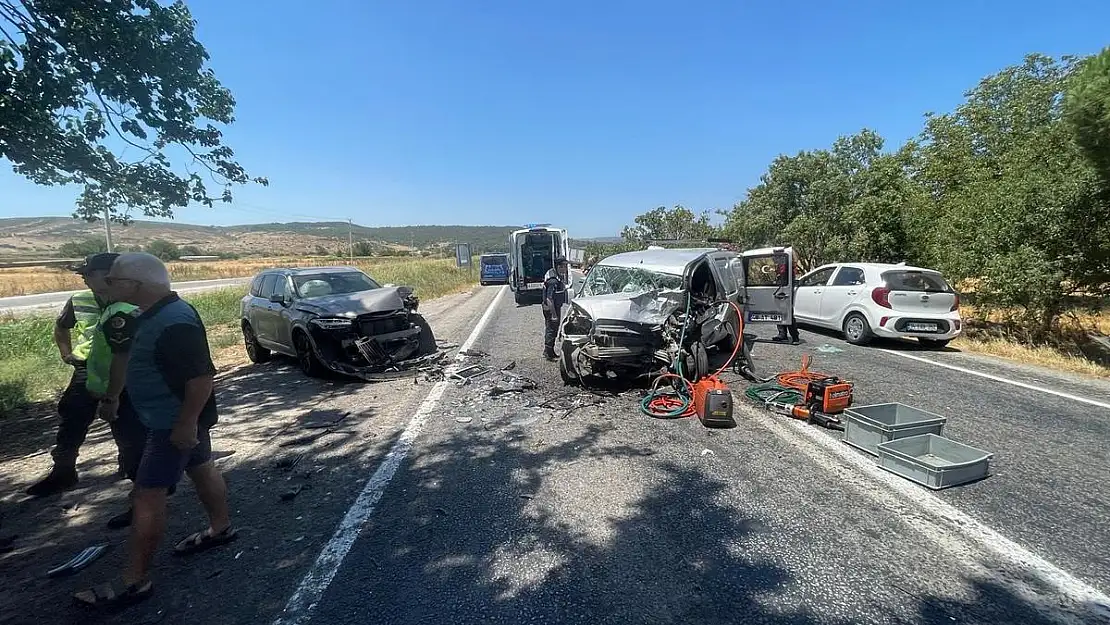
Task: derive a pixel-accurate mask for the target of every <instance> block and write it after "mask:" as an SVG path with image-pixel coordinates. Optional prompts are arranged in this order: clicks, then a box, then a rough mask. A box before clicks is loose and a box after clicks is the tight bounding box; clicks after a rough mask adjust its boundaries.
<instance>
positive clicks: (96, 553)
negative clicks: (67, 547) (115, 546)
mask: <svg viewBox="0 0 1110 625" xmlns="http://www.w3.org/2000/svg"><path fill="white" fill-rule="evenodd" d="M107 549H108V545H106V544H101V545H95V546H93V547H86V548H85V549H83V550H82V551H81V553H79V554H77V555H76V556H74V557H73V559H72V560H70V561H69V562H66V563H65V564H63V565H61V566H57V567H54V568H52V569H50V570H49V571H47V572H46V576H47V577H61V576H62V575H67V574H70V573H76V572H77V571H80V570H81V569H83V568H85V567H86V566H88V565H89V564H92V562H93V561H94V560H96V559H97V558H99V557H100V556H102V555H104V552H105V551H107Z"/></svg>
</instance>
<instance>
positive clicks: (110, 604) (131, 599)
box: [73, 578, 154, 610]
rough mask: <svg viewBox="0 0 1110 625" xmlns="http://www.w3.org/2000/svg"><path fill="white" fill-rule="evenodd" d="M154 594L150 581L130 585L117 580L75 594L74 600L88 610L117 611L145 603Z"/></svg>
mask: <svg viewBox="0 0 1110 625" xmlns="http://www.w3.org/2000/svg"><path fill="white" fill-rule="evenodd" d="M153 592H154V584H152V583H151V582H150V581H149V580H148V581H145V582H140V583H138V584H130V585H128V584H125V583H124V581H123V579H120V578H117V579H115V580H113V581H111V582H108V583H106V584H100V585H99V586H93V587H92V588H89V589H87V590H82V591H80V592H77V593H74V595H73V600H74V601H76V602H77V603H79V604H80V605H82V606H83V607H86V608H96V609H105V610H116V609H120V608H125V607H127V606H130V605H134V604H136V603H138V602H140V601H143V600H144V599H147V598H149V597H150V595H151V594H152V593H153Z"/></svg>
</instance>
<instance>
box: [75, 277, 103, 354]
mask: <svg viewBox="0 0 1110 625" xmlns="http://www.w3.org/2000/svg"><path fill="white" fill-rule="evenodd" d="M69 301H70V302H71V303H72V304H73V314H74V316H75V317H76V318H77V325H76V326H74V328H73V332H74V334H75V336H74V338H73V355H74V357H76V358H77V359H78V360H88V358H89V351H90V350H91V349H92V342H93V337H94V336H95V335H96V326H97V324H98V323H99V322H100V303H99V302H97V301H96V296H95V295H93V292H92V291H81V292H80V293H77V294H76V295H74V296H73V297H71V298H69Z"/></svg>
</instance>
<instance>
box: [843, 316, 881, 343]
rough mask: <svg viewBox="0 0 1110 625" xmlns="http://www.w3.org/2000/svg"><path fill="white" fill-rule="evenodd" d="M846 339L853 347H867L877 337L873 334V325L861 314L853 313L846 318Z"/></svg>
mask: <svg viewBox="0 0 1110 625" xmlns="http://www.w3.org/2000/svg"><path fill="white" fill-rule="evenodd" d="M843 329H844V338H845V339H846V340H847V341H848V342H849V343H851V344H852V345H867V344H868V343H870V342H871V339H873V338H875V335H874V334H872V333H871V324H869V323H867V319H866V318H865V317H864V316H863V315H861V314H859V313H852V314H850V315H848V316H847V317H845V318H844V327H843Z"/></svg>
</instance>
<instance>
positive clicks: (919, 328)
mask: <svg viewBox="0 0 1110 625" xmlns="http://www.w3.org/2000/svg"><path fill="white" fill-rule="evenodd" d="M906 329H907V330H909V331H910V332H936V331H937V324H935V323H907V324H906Z"/></svg>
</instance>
